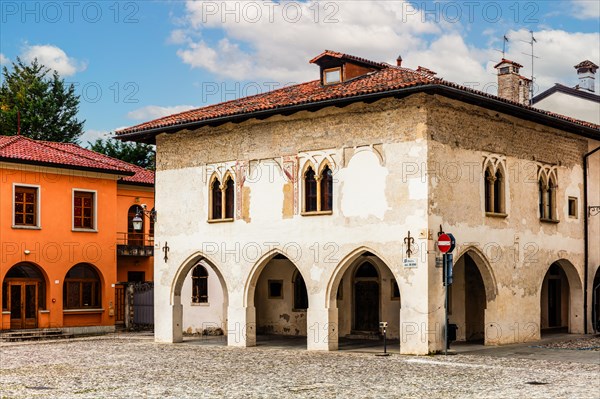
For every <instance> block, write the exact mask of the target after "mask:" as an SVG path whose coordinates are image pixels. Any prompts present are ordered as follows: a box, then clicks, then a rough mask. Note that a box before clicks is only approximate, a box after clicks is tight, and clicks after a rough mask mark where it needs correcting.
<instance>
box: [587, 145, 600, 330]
mask: <svg viewBox="0 0 600 399" xmlns="http://www.w3.org/2000/svg"><path fill="white" fill-rule="evenodd" d="M598 151H600V147H598V148H596V149H595V150H592V151H590V152H588V153H587V154H585V155H584V156H583V210H584V212H585V218H584V222H583V225H584V231H583V242H584V245H585V247H584V249H583V253H584V255H583V259H584V265H583V267H584V269H583V270H584V272H583V273H584V275H583V284H584V286H583V333H584V334H587V333H588V313H587V310H588V284H589V282H588V280H589V278H588V273H589V265H588V263H589V257H590V251H589V240H590V237H589V220H588V219H589V217H590V211H589V209H588V207H589V205H588V158H589V157H590V156H591V155H593V154H594V153H596V152H598ZM593 328H594V329H595V326H593Z"/></svg>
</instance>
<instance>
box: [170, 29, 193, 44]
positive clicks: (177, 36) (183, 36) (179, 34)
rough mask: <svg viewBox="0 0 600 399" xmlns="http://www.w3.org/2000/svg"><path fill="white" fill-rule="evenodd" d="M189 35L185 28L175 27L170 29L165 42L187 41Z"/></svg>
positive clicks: (179, 42) (178, 42)
mask: <svg viewBox="0 0 600 399" xmlns="http://www.w3.org/2000/svg"><path fill="white" fill-rule="evenodd" d="M189 40H190V39H189V37H188V35H187V33H186V31H185V30H183V29H175V30H173V31H171V34H170V35H169V38H168V39H167V43H169V44H184V43H187V42H189Z"/></svg>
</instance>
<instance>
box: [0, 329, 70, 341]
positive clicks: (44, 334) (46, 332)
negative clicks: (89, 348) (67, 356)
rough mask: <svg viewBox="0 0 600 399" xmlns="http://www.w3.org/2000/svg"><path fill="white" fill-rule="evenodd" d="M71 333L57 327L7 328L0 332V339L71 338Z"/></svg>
mask: <svg viewBox="0 0 600 399" xmlns="http://www.w3.org/2000/svg"><path fill="white" fill-rule="evenodd" d="M72 337H73V334H68V333H65V332H63V330H61V329H59V328H45V329H31V330H9V331H5V332H2V333H1V334H0V340H2V341H4V342H15V341H32V340H40V339H57V338H72Z"/></svg>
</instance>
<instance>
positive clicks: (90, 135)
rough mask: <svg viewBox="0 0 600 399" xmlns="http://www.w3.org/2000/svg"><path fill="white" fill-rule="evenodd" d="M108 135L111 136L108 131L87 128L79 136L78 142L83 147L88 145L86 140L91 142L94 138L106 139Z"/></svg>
mask: <svg viewBox="0 0 600 399" xmlns="http://www.w3.org/2000/svg"><path fill="white" fill-rule="evenodd" d="M108 137H111V136H110V132H108V131H105V130H95V129H88V130H86V131H85V132H84V133H83V134H82V135H81V137H79V142H80V143H81V145H82V146H83V147H88V141H89V142H92V143H93V142H94V141H96V139H106V138H108Z"/></svg>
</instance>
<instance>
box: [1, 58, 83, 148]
mask: <svg viewBox="0 0 600 399" xmlns="http://www.w3.org/2000/svg"><path fill="white" fill-rule="evenodd" d="M2 75H3V78H4V79H3V82H2V86H0V134H2V135H6V136H13V135H16V134H17V131H18V118H19V116H18V114H20V119H21V135H23V136H27V137H30V138H32V139H36V140H48V141H59V142H65V143H78V138H79V136H81V134H82V133H83V124H84V122H85V121H80V120H78V119H77V112H78V110H79V96H77V95H75V87H74V86H73V85H67V84H65V81H64V79H61V78H60V76H59V74H58V72H56V71H54V73H50V69H48V68H46V67H45V66H43V65H40V64H39V63H38V61H37V59H36V60H34V61H33V62H32V63H31V64H25V63H23V62H22V61H21V59H20V58H17V61H16V62H13V64H12V70H10V71H9V69H8V68H6V67H4V68H3V69H2Z"/></svg>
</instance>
